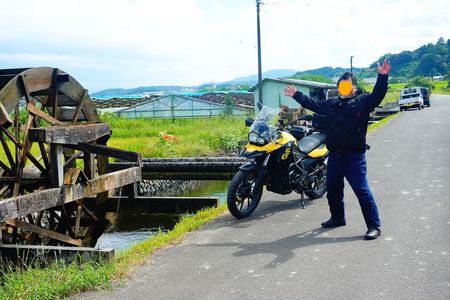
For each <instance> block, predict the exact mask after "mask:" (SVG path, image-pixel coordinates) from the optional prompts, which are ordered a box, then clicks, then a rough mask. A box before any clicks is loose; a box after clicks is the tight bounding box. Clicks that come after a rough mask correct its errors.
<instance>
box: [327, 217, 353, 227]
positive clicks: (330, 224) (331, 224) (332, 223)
mask: <svg viewBox="0 0 450 300" xmlns="http://www.w3.org/2000/svg"><path fill="white" fill-rule="evenodd" d="M346 224H347V223H345V220H341V221H336V220H334V219H332V218H330V219H329V220H328V221H325V222H323V223H322V224H320V225H322V227H324V228H333V227H339V226H345V225H346Z"/></svg>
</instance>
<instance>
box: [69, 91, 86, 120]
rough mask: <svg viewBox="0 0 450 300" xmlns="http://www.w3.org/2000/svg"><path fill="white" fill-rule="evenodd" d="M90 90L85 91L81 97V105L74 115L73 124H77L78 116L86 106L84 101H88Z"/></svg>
mask: <svg viewBox="0 0 450 300" xmlns="http://www.w3.org/2000/svg"><path fill="white" fill-rule="evenodd" d="M87 92H88V90H86V89H85V90H83V94H82V95H81V100H80V103H79V104H78V106H77V109H76V110H75V113H74V114H73V120H72V124H76V123H77V121H78V116H79V115H80V112H81V110H82V108H83V105H84V99H86V95H87Z"/></svg>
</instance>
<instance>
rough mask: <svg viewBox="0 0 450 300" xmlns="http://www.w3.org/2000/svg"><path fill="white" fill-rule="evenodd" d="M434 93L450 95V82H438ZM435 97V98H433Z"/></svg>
mask: <svg viewBox="0 0 450 300" xmlns="http://www.w3.org/2000/svg"><path fill="white" fill-rule="evenodd" d="M433 93H435V94H446V95H450V81H438V82H436V83H435V84H434V89H433ZM431 97H433V96H431Z"/></svg>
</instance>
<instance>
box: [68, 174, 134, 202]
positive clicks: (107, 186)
mask: <svg viewBox="0 0 450 300" xmlns="http://www.w3.org/2000/svg"><path fill="white" fill-rule="evenodd" d="M140 180H141V169H140V168H129V169H126V170H122V171H117V172H114V173H108V174H104V175H100V176H98V177H96V178H94V179H91V180H89V181H88V182H87V183H86V184H84V183H83V184H81V183H78V184H74V185H71V186H67V187H66V189H67V192H66V193H67V194H66V197H65V198H64V199H65V200H64V202H70V201H74V200H78V199H82V198H85V197H92V196H94V195H97V194H99V193H102V192H107V191H109V190H112V189H115V188H117V187H120V186H125V185H128V184H131V183H133V182H135V181H140Z"/></svg>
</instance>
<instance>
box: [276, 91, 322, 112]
mask: <svg viewBox="0 0 450 300" xmlns="http://www.w3.org/2000/svg"><path fill="white" fill-rule="evenodd" d="M284 95H285V96H288V97H292V98H294V100H295V101H297V102H298V103H300V105H301V106H302V107H304V108H306V109H309V110H311V111H313V112H315V113H317V114H320V115H326V114H327V113H326V109H325V107H324V105H325V101H319V100H314V99H311V98H309V97H308V96H306V95H304V94H303V93H301V92H299V91H297V89H296V88H295V86H293V85H288V86H286V87H285V88H284Z"/></svg>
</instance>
